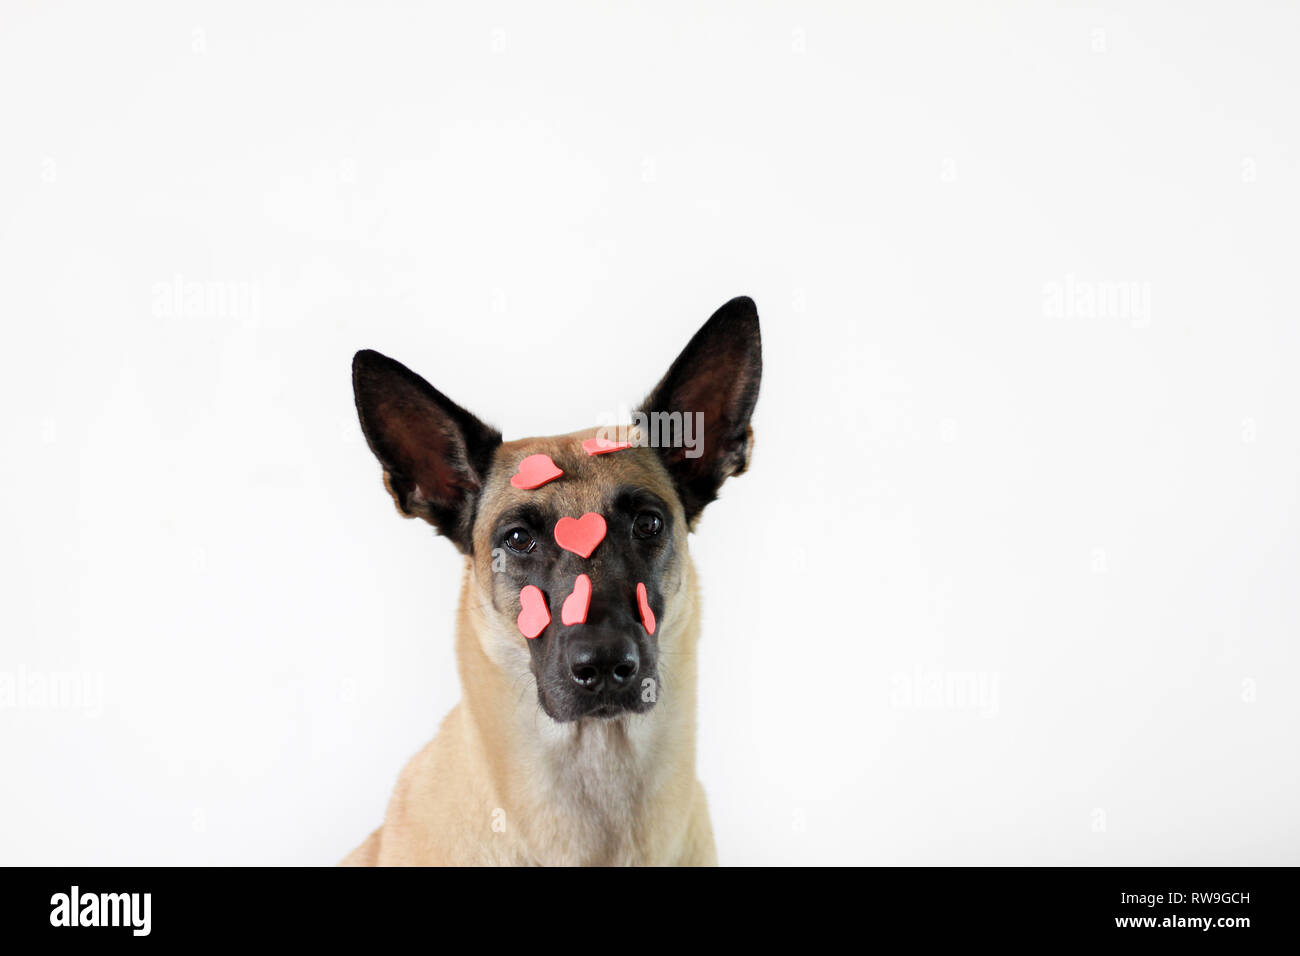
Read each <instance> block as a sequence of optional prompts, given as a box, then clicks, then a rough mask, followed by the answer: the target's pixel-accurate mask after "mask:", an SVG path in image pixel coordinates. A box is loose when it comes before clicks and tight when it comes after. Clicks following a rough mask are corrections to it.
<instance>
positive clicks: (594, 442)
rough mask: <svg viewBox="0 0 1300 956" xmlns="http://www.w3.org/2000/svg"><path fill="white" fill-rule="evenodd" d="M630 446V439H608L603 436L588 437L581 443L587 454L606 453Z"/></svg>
mask: <svg viewBox="0 0 1300 956" xmlns="http://www.w3.org/2000/svg"><path fill="white" fill-rule="evenodd" d="M631 447H632V443H631V442H630V441H609V440H607V439H604V438H588V439H587V440H586V441H584V442H583V443H582V450H583V451H585V452H586V453H587V454H588V455H608V454H609V453H610V452H612V451H622V450H623V449H624V448H631Z"/></svg>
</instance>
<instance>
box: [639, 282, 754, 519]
mask: <svg viewBox="0 0 1300 956" xmlns="http://www.w3.org/2000/svg"><path fill="white" fill-rule="evenodd" d="M762 375H763V349H762V341H761V339H760V337H759V333H758V310H757V309H756V308H755V307H754V300H753V299H750V298H748V297H746V296H741V297H739V298H736V299H732V300H731V301H730V302H728V303H727V304H726V305H724V306H723V307H722V308H720V309H718V311H717V312H714V313H713V317H712V318H710V319H709V321H707V322H705V323H704V326H703V327H702V328H701V329H700V330H699V331H698V332H696V333H695V337H694V338H692V339H691V341H690V343H689V344H688V345H687V346H686V348H685V349H683V350H682V354H681V355H679V356H677V360H676V361H675V362H673V364H672V367H671V368H669V369H668V374H667V375H665V376H664V377H663V380H662V381H660V383H659V384H658V385H657V386H655V389H654V391H653V392H651V393H650V396H649V397H648V398H647V399H646V400H645V402H644V404H643V405H642V407H641V411H642V412H644V413H646V414H647V416H648V417H649V419H650V422H651V426H652V433H654V432H657V433H658V434H659V436H660V438H659V442H658V444H659V445H660V447H659V454H660V456H661V457H662V458H663V462H664V464H665V465H666V466H667V468H668V471H669V473H670V474H671V475H672V476H673V480H674V481H675V482H676V483H677V493H678V494H679V495H680V496H681V499H682V504H683V505H684V506H685V508H686V520H687V521H688V522H689V523H690V524H692V525H694V523H695V519H696V518H697V517H698V516H699V513H700V511H701V510H703V508H704V506H705V505H707V504H708V503H709V502H710V501H712V500H713V499H714V498H716V497H717V496H718V488H719V487H720V486H721V485H722V483H723V482H724V481H726V480H727V478H728V477H730V476H731V475H738V474H740V473H741V472H743V471H744V470H745V469H746V468H747V467H748V466H749V450H750V446H751V445H752V444H753V430H752V429H751V428H750V425H749V419H750V416H751V415H752V414H753V413H754V405H755V403H756V402H757V401H758V384H759V380H760V379H761V378H762ZM656 413H658V415H659V416H660V420H661V421H662V422H664V423H667V422H668V421H669V420H670V419H668V418H665V417H664V416H673V415H674V414H676V413H680V414H681V421H682V423H683V425H682V426H677V427H680V428H681V432H680V433H681V434H682V435H683V436H685V435H688V434H691V431H690V429H694V430H695V431H694V434H693V436H692V437H693V441H691V442H690V443H689V444H688V443H686V442H673V443H671V445H670V447H663V446H664V445H665V442H664V441H663V438H662V435H663V434H664V432H665V431H671V429H667V428H666V424H665V427H656V426H655V425H654V423H655V416H656ZM692 446H693V447H692Z"/></svg>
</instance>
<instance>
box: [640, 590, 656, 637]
mask: <svg viewBox="0 0 1300 956" xmlns="http://www.w3.org/2000/svg"><path fill="white" fill-rule="evenodd" d="M636 606H637V607H638V608H640V609H641V623H642V624H643V625H644V626H645V632H646V633H647V634H653V633H654V632H655V612H654V611H652V610H650V598H648V597H647V596H646V593H645V585H644V584H641V583H638V584H637V586H636Z"/></svg>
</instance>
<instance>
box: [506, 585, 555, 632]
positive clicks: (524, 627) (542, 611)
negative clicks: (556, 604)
mask: <svg viewBox="0 0 1300 956" xmlns="http://www.w3.org/2000/svg"><path fill="white" fill-rule="evenodd" d="M519 603H520V604H522V605H523V609H522V610H521V611H520V612H519V617H518V618H517V619H516V620H515V623H516V624H518V625H519V632H520V633H521V634H523V635H524V637H526V638H528V639H529V640H532V639H533V638H534V637H536V636H537V635H538V634H541V633H542V631H544V630H546V625H548V624H550V623H551V612H550V611H548V610H547V609H546V597H545V595H543V594H542V590H541V588H539V587H537V586H535V585H532V584H525V585H524V587H523V590H521V591H520V592H519Z"/></svg>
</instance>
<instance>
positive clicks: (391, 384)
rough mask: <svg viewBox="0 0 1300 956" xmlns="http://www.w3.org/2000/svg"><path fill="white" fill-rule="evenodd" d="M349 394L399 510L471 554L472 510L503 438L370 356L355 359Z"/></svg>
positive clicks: (395, 365) (406, 373)
mask: <svg viewBox="0 0 1300 956" xmlns="http://www.w3.org/2000/svg"><path fill="white" fill-rule="evenodd" d="M352 391H353V394H354V395H355V397H356V402H357V415H358V416H359V417H360V419H361V430H362V432H364V433H365V436H366V441H367V442H368V443H369V444H370V450H371V451H373V452H374V453H375V457H376V458H378V459H379V463H380V464H381V465H383V466H384V484H385V485H386V486H387V487H388V490H389V492H390V493H391V494H392V496H393V500H394V501H395V502H396V503H397V508H398V510H399V511H401V513H402V514H404V515H406V516H407V517H411V518H423V519H424V520H425V521H427V522H429V523H430V524H431V525H433V526H434V527H435V528H437V529H438V530H439V531H440V532H441V533H442V534H444V535H446V536H447V537H448V538H451V540H452V541H453V542H455V544H456V547H458V548H460V550H461V551H463V552H465V553H466V554H469V552H470V549H471V540H472V539H471V530H472V525H473V521H474V509H475V505H476V503H477V501H478V495H479V493H480V492H481V491H482V489H483V480H484V478H485V476H486V475H487V469H488V465H489V464H490V463H491V461H492V453H493V451H494V450H495V449H496V447H497V446H498V445H499V444H501V433H500V432H498V431H497V430H496V429H495V428H492V427H491V426H490V425H485V424H483V422H481V421H479V420H478V419H477V418H475V417H474V416H473V415H471V414H470V413H469V412H467V411H465V409H463V408H461V407H460V406H459V405H457V404H456V403H455V402H453V401H451V400H450V399H449V398H447V397H446V396H445V395H443V394H442V393H441V392H439V391H438V390H437V389H436V388H434V387H433V386H432V385H430V384H429V383H428V382H426V381H425V380H424V379H422V378H421V377H420V376H418V375H416V374H415V373H414V372H412V371H411V370H410V369H409V368H407V367H406V366H405V365H402V364H401V363H400V362H395V361H393V360H392V359H390V358H388V357H387V356H385V355H380V354H379V353H378V352H372V351H370V350H369V349H367V350H365V351H361V352H358V353H357V354H356V356H354V357H353V359H352Z"/></svg>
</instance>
